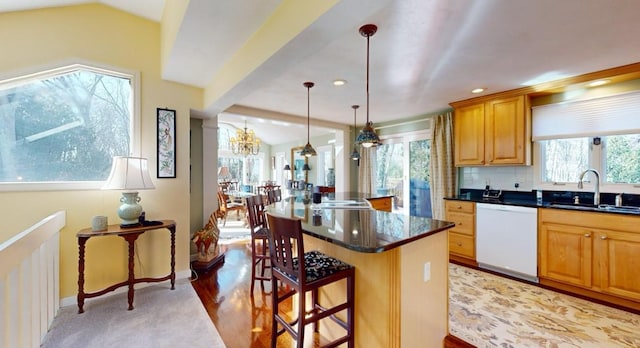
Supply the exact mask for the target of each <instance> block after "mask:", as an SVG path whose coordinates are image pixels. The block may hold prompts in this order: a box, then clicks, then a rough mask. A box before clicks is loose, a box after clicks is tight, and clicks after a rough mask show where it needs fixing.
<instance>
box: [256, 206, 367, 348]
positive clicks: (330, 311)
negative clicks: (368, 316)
mask: <svg viewBox="0 0 640 348" xmlns="http://www.w3.org/2000/svg"><path fill="white" fill-rule="evenodd" d="M267 221H268V226H269V230H268V231H269V234H268V235H269V251H270V255H271V267H272V268H271V283H272V289H273V290H272V292H271V297H272V302H273V305H272V306H273V315H272V318H273V319H272V324H271V330H272V331H271V347H272V348H275V347H276V342H277V339H278V336H280V335H281V334H282V333H284V332H285V331H287V332H289V334H290V335H291V336H292V337H293V338H294V339H295V340H296V341H297V342H296V346H297V347H302V346H303V344H304V331H305V330H304V328H305V326H306V325H307V324H311V323H313V324H314V325H313V326H314V332H316V333H317V332H318V323H319V321H320V320H321V319H325V318H328V319H331V320H333V321H334V322H336V323H337V324H338V325H339V326H341V327H342V328H343V329H345V330H346V334H345V335H344V336H342V337H339V338H337V339H335V340H334V341H332V342H330V343H328V344H327V345H325V346H324V347H337V346H338V345H340V344H343V343H347V345H348V347H354V309H355V299H354V297H355V296H354V294H355V268H354V267H353V266H351V265H349V264H347V263H344V262H342V261H340V260H338V259H335V258H333V257H331V256H328V255H325V254H323V253H321V252H319V251H309V252H304V245H303V237H302V225H301V222H300V220H299V219H289V218H285V217H279V216H275V215H272V214H270V213H267ZM300 260H302V262H301V261H300ZM341 280H345V281H346V290H347V294H346V301H344V302H343V303H341V304H337V305H335V306H333V307H330V308H325V307H323V306H322V305H320V303H319V298H318V295H319V294H318V290H319V289H320V288H321V287H323V286H325V285H328V284H331V283H334V282H337V281H341ZM278 281H280V282H281V283H282V284H283V285H286V287H285V290H283V292H282V293H280V291H278V287H277V284H278ZM309 291H310V292H311V302H312V303H311V306H310V307H311V310H309V311H306V303H305V302H306V298H305V297H306V296H305V294H306V293H307V292H309ZM295 294H298V296H297V301H298V304H297V308H298V313H297V318H295V319H293V320H290V319H288V316H287V313H283V312H281V310H280V309H279V308H278V307H279V305H280V304H281V303H282V302H283V301H284V300H286V299H288V298H290V297H291V296H293V295H295ZM294 307H295V306H294ZM343 311H346V321H344V320H341V319H339V318H338V317H337V316H336V315H335V314H337V313H339V312H343ZM279 326H282V329H280V330H278V328H279Z"/></svg>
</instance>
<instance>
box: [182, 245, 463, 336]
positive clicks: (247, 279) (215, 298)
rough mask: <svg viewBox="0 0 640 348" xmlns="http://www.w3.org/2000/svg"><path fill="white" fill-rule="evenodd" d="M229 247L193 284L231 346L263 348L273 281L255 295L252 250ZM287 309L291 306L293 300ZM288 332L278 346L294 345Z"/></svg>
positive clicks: (235, 246)
mask: <svg viewBox="0 0 640 348" xmlns="http://www.w3.org/2000/svg"><path fill="white" fill-rule="evenodd" d="M221 248H224V250H225V261H224V263H223V264H221V265H219V266H216V267H214V268H212V269H211V270H210V271H207V272H204V273H198V278H197V279H195V280H193V281H192V282H191V284H192V285H193V288H194V289H195V290H196V293H197V294H198V296H199V297H200V300H202V303H203V304H204V306H205V308H206V310H207V313H209V317H211V320H212V321H213V323H214V325H215V326H216V328H217V329H218V332H219V333H220V336H221V337H222V340H223V341H224V343H225V344H226V345H227V347H228V348H247V347H251V348H261V347H270V344H271V308H272V307H271V284H270V283H269V282H265V283H264V290H263V289H262V288H261V287H260V283H259V282H256V288H255V290H254V295H253V299H252V298H251V295H250V286H251V266H250V265H251V250H250V248H249V247H248V245H247V244H246V243H235V244H228V245H222V246H221ZM287 310H291V307H290V304H289V308H287ZM310 331H311V328H309V331H307V332H308V333H307V334H306V335H307V336H308V337H309V338H310V340H309V342H305V347H319V346H320V343H324V342H323V341H322V340H320V341H319V338H318V337H314V336H313V335H312V334H311V332H310ZM292 343H293V340H292V339H291V337H290V336H289V335H288V334H286V333H285V334H283V335H281V336H280V337H279V338H278V347H287V346H288V347H291V346H292ZM444 347H452V348H469V347H473V346H472V345H469V344H467V343H466V342H464V341H462V340H459V339H457V338H455V337H452V336H449V337H447V338H446V339H445V343H444Z"/></svg>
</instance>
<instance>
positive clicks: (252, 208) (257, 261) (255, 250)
mask: <svg viewBox="0 0 640 348" xmlns="http://www.w3.org/2000/svg"><path fill="white" fill-rule="evenodd" d="M246 202H247V216H248V217H249V231H250V232H251V296H253V288H254V285H255V282H256V280H259V281H260V286H261V287H262V290H263V291H264V283H263V282H264V281H266V280H271V276H268V275H265V270H266V269H268V268H271V265H270V264H269V254H268V251H267V250H268V249H269V243H268V237H267V231H268V230H267V222H266V220H265V216H264V204H263V200H262V197H261V195H255V196H251V197H247V199H246ZM256 269H257V270H259V271H260V275H258V276H257V275H256Z"/></svg>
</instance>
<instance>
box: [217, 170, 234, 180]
mask: <svg viewBox="0 0 640 348" xmlns="http://www.w3.org/2000/svg"><path fill="white" fill-rule="evenodd" d="M231 178H232V176H231V172H230V171H229V167H220V170H218V181H221V182H225V181H229V180H231Z"/></svg>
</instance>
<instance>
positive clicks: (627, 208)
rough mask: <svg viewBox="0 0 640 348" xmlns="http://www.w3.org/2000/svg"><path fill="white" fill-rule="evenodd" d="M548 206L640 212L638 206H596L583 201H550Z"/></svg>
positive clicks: (615, 211)
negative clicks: (572, 202)
mask: <svg viewBox="0 0 640 348" xmlns="http://www.w3.org/2000/svg"><path fill="white" fill-rule="evenodd" d="M549 206H550V207H553V208H564V209H573V210H588V211H607V212H612V213H630V214H640V207H632V206H615V205H610V204H600V205H598V206H596V205H593V204H584V203H579V204H571V203H550V204H549Z"/></svg>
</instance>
